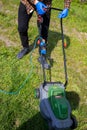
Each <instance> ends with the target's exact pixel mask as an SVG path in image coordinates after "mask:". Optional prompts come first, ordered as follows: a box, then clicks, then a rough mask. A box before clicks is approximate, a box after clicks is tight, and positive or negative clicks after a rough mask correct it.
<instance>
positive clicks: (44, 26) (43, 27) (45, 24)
mask: <svg viewBox="0 0 87 130" xmlns="http://www.w3.org/2000/svg"><path fill="white" fill-rule="evenodd" d="M42 20H43V21H42V23H41V21H39V20H38V21H37V25H38V29H39V35H40V37H41V38H42V39H44V40H45V46H44V47H42V48H43V50H47V48H46V43H47V38H48V30H49V24H50V10H49V11H48V12H46V14H44V15H43V16H42ZM42 52H43V51H42ZM45 52H46V51H45ZM39 53H40V57H39V62H40V63H41V64H42V65H43V67H44V68H45V69H49V68H50V65H49V64H48V63H47V61H46V54H42V53H41V47H39Z"/></svg>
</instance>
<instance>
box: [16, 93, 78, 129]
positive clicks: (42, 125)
mask: <svg viewBox="0 0 87 130" xmlns="http://www.w3.org/2000/svg"><path fill="white" fill-rule="evenodd" d="M66 95H67V98H68V100H69V102H70V105H71V108H72V110H75V109H77V108H78V106H79V101H80V98H79V95H78V94H77V93H76V92H74V91H71V92H67V93H66ZM16 130H48V126H47V122H46V121H45V120H44V119H43V118H42V116H41V114H40V112H38V113H37V114H36V115H34V116H33V117H32V118H30V119H28V120H27V121H26V122H24V123H23V124H22V125H21V126H19V128H17V129H16Z"/></svg>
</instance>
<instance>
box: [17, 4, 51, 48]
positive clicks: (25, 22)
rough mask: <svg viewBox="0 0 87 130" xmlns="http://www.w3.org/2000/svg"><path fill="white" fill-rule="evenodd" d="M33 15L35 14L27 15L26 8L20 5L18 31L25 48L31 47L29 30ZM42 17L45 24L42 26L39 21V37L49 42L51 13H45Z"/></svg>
mask: <svg viewBox="0 0 87 130" xmlns="http://www.w3.org/2000/svg"><path fill="white" fill-rule="evenodd" d="M32 14H33V12H32V13H30V14H27V11H26V7H25V6H24V5H23V4H22V3H20V5H19V10H18V31H19V35H20V39H21V43H22V46H23V47H29V43H28V28H29V20H30V19H31V17H32ZM42 17H43V23H41V24H40V23H39V22H38V20H37V26H38V30H39V35H40V36H41V37H42V38H43V39H45V40H46V42H47V37H48V29H49V23H50V11H48V12H47V13H45V14H44V15H43V16H42Z"/></svg>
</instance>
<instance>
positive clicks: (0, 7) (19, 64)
mask: <svg viewBox="0 0 87 130" xmlns="http://www.w3.org/2000/svg"><path fill="white" fill-rule="evenodd" d="M55 1H56V0H54V1H53V7H58V8H63V2H62V0H60V1H58V2H57V4H56V5H55ZM60 3H62V4H60ZM18 5H19V1H18V0H14V1H13V0H8V1H6V0H1V1H0V130H47V129H46V123H45V121H44V120H43V118H42V117H41V115H40V111H39V100H38V99H35V97H34V90H35V88H38V87H39V86H40V84H41V83H42V82H43V76H42V71H41V67H40V64H39V63H38V61H37V58H38V55H39V54H38V48H35V47H34V46H35V38H36V36H37V35H38V29H37V25H36V20H37V16H36V13H34V14H33V17H32V19H31V21H30V31H29V33H28V35H29V41H30V45H31V46H32V48H33V49H32V51H31V53H29V54H28V55H26V56H25V57H24V58H23V59H21V60H18V59H17V58H16V55H17V53H18V52H19V50H20V49H21V44H20V38H19V35H18V31H17V17H18V16H17V11H18ZM58 13H59V12H57V11H54V10H52V13H51V22H50V28H49V37H48V56H50V58H51V59H52V61H53V62H52V63H53V65H52V68H51V79H52V81H62V82H64V78H65V77H64V69H63V56H62V48H61V30H60V20H59V19H58V18H57V16H58ZM63 27H64V36H65V42H66V43H67V44H68V47H67V48H66V49H65V51H66V58H67V71H68V85H67V88H66V94H67V98H68V99H69V101H70V104H71V108H72V113H73V114H74V115H75V116H76V118H77V121H78V127H77V129H76V130H87V92H86V91H87V3H80V2H79V1H77V0H75V1H73V2H72V4H71V9H70V11H69V16H68V17H67V18H66V19H64V20H63ZM46 74H47V80H49V78H50V73H49V71H47V72H46Z"/></svg>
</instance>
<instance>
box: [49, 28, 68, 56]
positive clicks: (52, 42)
mask: <svg viewBox="0 0 87 130" xmlns="http://www.w3.org/2000/svg"><path fill="white" fill-rule="evenodd" d="M60 40H61V45H62V34H61V33H59V32H54V31H51V30H49V37H48V56H49V57H50V55H51V52H52V50H53V49H54V48H55V47H56V46H57V43H58V41H60ZM64 40H65V41H66V43H67V47H66V49H67V48H68V47H69V46H70V38H69V37H68V36H67V35H64ZM61 47H62V46H61ZM61 49H62V48H61Z"/></svg>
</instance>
